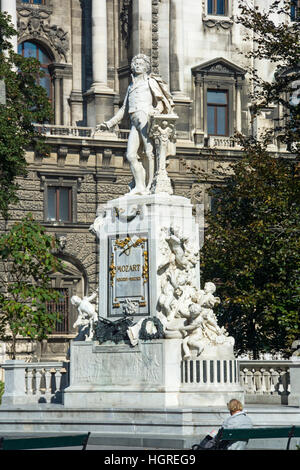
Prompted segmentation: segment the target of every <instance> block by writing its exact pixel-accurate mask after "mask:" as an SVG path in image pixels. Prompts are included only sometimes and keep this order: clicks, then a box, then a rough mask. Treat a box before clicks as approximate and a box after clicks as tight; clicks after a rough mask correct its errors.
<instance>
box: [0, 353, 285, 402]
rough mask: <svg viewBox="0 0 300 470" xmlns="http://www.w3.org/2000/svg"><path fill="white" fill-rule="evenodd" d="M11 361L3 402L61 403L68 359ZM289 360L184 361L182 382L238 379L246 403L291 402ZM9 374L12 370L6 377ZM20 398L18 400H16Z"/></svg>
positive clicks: (66, 385) (65, 383)
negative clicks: (289, 398) (55, 360)
mask: <svg viewBox="0 0 300 470" xmlns="http://www.w3.org/2000/svg"><path fill="white" fill-rule="evenodd" d="M13 362H14V361H8V362H6V363H4V364H2V368H3V370H4V372H5V375H4V379H5V383H6V387H5V394H4V396H3V403H5V402H6V403H8V404H9V403H12V404H14V403H51V402H52V403H61V402H62V395H63V391H64V389H65V388H66V387H68V385H69V371H68V363H65V362H31V363H28V362H24V361H16V364H15V365H14V364H13ZM290 365H291V361H288V360H269V361H266V360H257V361H255V360H244V359H242V360H235V361H217V360H214V361H199V360H194V361H193V360H191V361H183V362H182V364H181V379H182V384H183V385H188V386H190V385H192V386H195V387H199V386H200V387H201V385H206V384H215V385H216V386H217V385H218V384H220V385H222V384H223V383H236V382H238V381H240V384H241V386H242V387H243V389H244V390H245V403H257V404H258V403H262V404H283V405H286V404H288V396H289V394H290V392H291V387H290V374H289V370H290ZM6 374H11V375H10V378H8V376H7V378H8V380H6ZM16 400H18V401H16Z"/></svg>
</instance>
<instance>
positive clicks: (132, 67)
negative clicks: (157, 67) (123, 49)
mask: <svg viewBox="0 0 300 470" xmlns="http://www.w3.org/2000/svg"><path fill="white" fill-rule="evenodd" d="M137 59H143V60H144V62H145V64H146V66H147V70H146V73H150V71H151V60H150V57H148V56H147V55H145V54H137V55H136V56H134V57H133V59H132V61H131V70H133V71H134V67H135V63H136V61H137Z"/></svg>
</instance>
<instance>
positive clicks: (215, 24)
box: [202, 16, 233, 30]
mask: <svg viewBox="0 0 300 470" xmlns="http://www.w3.org/2000/svg"><path fill="white" fill-rule="evenodd" d="M202 22H203V24H204V26H206V27H207V28H210V29H211V28H217V30H220V29H230V28H232V26H233V18H222V19H219V18H214V17H210V16H203V17H202Z"/></svg>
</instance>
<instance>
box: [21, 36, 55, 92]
mask: <svg viewBox="0 0 300 470" xmlns="http://www.w3.org/2000/svg"><path fill="white" fill-rule="evenodd" d="M18 53H19V54H21V55H22V56H23V57H33V58H34V59H38V60H39V61H40V64H41V70H43V71H44V73H45V75H44V76H43V77H38V78H37V82H38V84H39V85H41V86H42V87H44V88H45V89H46V91H47V94H48V96H49V99H50V100H51V101H52V86H51V76H50V73H49V68H48V66H49V64H51V62H52V60H51V58H50V57H49V55H48V54H47V52H46V51H45V50H44V49H43V47H42V46H40V45H39V44H36V43H35V42H32V41H25V42H22V43H21V44H20V45H19V47H18Z"/></svg>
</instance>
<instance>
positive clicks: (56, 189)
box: [47, 186, 72, 222]
mask: <svg viewBox="0 0 300 470" xmlns="http://www.w3.org/2000/svg"><path fill="white" fill-rule="evenodd" d="M47 220H49V221H57V222H71V221H72V188H68V187H66V188H65V187H60V186H48V200H47Z"/></svg>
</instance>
